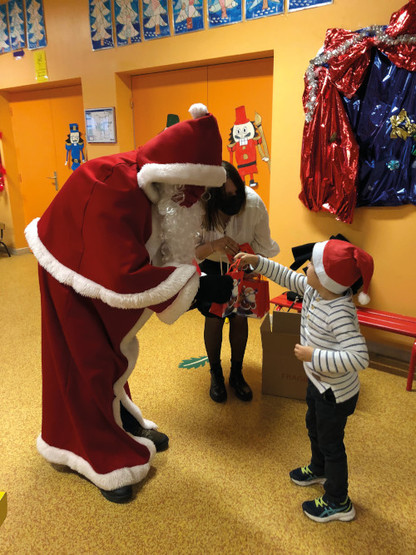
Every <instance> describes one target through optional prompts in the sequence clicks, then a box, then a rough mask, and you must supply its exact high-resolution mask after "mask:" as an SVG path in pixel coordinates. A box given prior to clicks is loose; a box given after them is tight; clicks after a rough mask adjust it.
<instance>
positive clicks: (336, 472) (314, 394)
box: [306, 380, 358, 504]
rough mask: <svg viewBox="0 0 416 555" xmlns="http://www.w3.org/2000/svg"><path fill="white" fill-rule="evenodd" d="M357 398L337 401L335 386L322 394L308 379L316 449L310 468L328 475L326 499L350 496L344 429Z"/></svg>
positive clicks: (310, 422) (310, 423)
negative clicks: (334, 391) (333, 390)
mask: <svg viewBox="0 0 416 555" xmlns="http://www.w3.org/2000/svg"><path fill="white" fill-rule="evenodd" d="M357 399H358V393H357V394H356V395H354V397H351V399H348V400H347V401H344V402H343V403H336V402H335V397H334V394H333V392H332V389H328V390H327V391H325V393H319V391H318V390H317V389H316V387H315V386H314V385H313V383H312V382H311V381H310V380H309V381H308V389H307V393H306V402H307V405H308V410H307V413H306V427H307V429H308V435H309V439H310V441H311V450H312V459H311V464H310V469H311V471H312V472H313V473H314V474H316V475H317V476H325V478H326V482H325V484H324V488H325V493H326V496H325V498H327V499H328V501H331V502H332V503H337V504H339V503H343V502H344V501H345V498H346V497H347V495H348V465H347V455H346V453H345V446H344V429H345V425H346V423H347V418H348V416H349V415H350V414H352V413H353V412H354V410H355V406H356V404H357Z"/></svg>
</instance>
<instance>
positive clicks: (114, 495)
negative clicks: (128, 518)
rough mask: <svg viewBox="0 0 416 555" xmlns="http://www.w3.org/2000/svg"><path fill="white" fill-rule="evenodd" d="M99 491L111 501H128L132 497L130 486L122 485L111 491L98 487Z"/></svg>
mask: <svg viewBox="0 0 416 555" xmlns="http://www.w3.org/2000/svg"><path fill="white" fill-rule="evenodd" d="M99 489H100V491H101V493H102V494H103V495H104V497H105V498H106V499H108V501H111V502H112V503H128V502H129V501H130V500H131V498H132V497H133V488H132V486H123V487H121V488H117V489H113V490H111V491H109V490H106V489H101V488H99Z"/></svg>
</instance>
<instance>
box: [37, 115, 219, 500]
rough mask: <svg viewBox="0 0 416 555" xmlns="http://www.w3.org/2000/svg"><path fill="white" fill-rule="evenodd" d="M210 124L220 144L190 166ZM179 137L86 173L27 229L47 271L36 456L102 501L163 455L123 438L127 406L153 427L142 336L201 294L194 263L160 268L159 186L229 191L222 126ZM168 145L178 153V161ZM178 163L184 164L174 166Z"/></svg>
mask: <svg viewBox="0 0 416 555" xmlns="http://www.w3.org/2000/svg"><path fill="white" fill-rule="evenodd" d="M208 118H211V120H213V121H211V122H210V125H208V127H210V126H211V127H212V128H213V133H211V135H213V136H212V137H210V134H209V133H208V139H211V141H214V144H213V145H211V147H210V148H208V149H206V150H208V151H209V152H208V154H205V155H204V156H203V157H202V159H201V154H200V153H199V152H198V150H197V149H196V150H195V153H194V154H191V155H189V153H188V156H187V157H186V159H185V156H186V155H185V154H181V155H180V154H179V152H177V150H176V148H179V149H181V150H183V149H184V148H185V147H186V146H187V143H188V141H189V137H191V139H192V142H195V143H198V144H199V146H200V147H201V141H198V140H196V138H195V137H194V134H195V129H197V135H198V133H199V132H200V131H201V128H202V127H203V125H204V122H202V123H201V124H199V123H198V124H197V127H195V126H194V127H192V124H193V123H195V122H196V121H197V122H200V121H201V120H207V119H208ZM213 122H214V123H213ZM186 123H187V122H182V123H179V124H177V126H182V127H183V124H185V127H186ZM198 126H199V127H198ZM173 127H176V126H173ZM173 127H171V128H168V129H167V130H165V131H164V132H163V134H166V135H164V137H163V138H162V139H161V138H160V136H158V137H157V138H155V140H152V141H153V142H152V141H150V142H149V143H147V145H145V147H142V149H139V150H138V151H134V152H129V153H124V154H117V155H113V156H109V157H104V158H99V159H96V160H92V161H90V162H87V163H86V164H84V165H82V166H81V167H80V168H78V169H77V170H76V171H75V172H74V173H73V175H72V176H71V177H70V178H69V180H68V181H67V182H66V184H65V185H64V186H63V188H62V189H61V191H60V192H59V194H58V195H57V196H56V197H55V199H54V201H53V202H52V203H51V205H50V206H49V208H48V209H47V210H46V212H45V213H44V215H43V216H42V218H41V219H36V220H34V221H33V222H32V223H31V224H29V226H28V227H27V228H26V238H27V241H28V243H29V246H30V247H31V249H32V251H33V253H34V255H35V256H36V258H37V259H38V262H39V282H40V289H41V300H42V373H43V376H42V377H43V406H42V409H43V413H42V432H41V435H40V436H39V437H38V440H37V447H38V450H39V452H40V453H41V454H42V455H43V456H44V457H45V458H46V459H47V460H48V461H50V462H52V463H56V464H63V465H67V466H69V467H70V468H72V469H73V470H75V471H77V472H78V473H80V474H82V475H84V476H85V477H87V478H88V479H89V480H90V481H92V482H93V483H94V484H95V485H96V486H97V487H99V488H101V489H105V490H113V489H116V488H119V487H122V486H126V485H130V484H134V483H137V482H139V481H140V480H142V479H143V478H144V477H145V476H146V474H147V472H148V470H149V465H150V462H151V459H152V457H153V455H154V453H155V447H154V444H153V442H151V441H149V440H147V439H144V438H140V437H135V436H133V435H131V434H130V433H128V432H126V431H125V430H124V429H123V427H122V422H121V416H120V403H122V404H123V406H124V408H125V409H126V410H127V411H128V412H129V413H130V414H132V415H133V416H134V417H135V418H136V419H137V420H138V421H139V422H140V423H141V424H142V426H144V427H147V428H152V427H153V428H154V427H156V426H155V424H154V423H153V422H150V421H148V420H145V419H143V417H142V414H141V412H140V409H139V408H138V407H137V406H136V405H135V404H134V403H133V401H132V400H131V398H130V393H129V389H128V384H127V379H128V377H129V375H130V374H131V372H132V370H133V368H134V367H135V364H136V360H137V355H138V342H137V339H136V334H137V332H138V331H139V329H140V328H141V327H142V326H143V325H144V323H145V322H146V321H147V320H148V318H149V317H150V316H151V314H152V313H153V312H155V313H157V315H158V317H159V318H160V319H161V320H162V321H164V322H166V323H172V322H174V321H175V320H176V319H177V318H178V317H179V316H180V315H181V314H182V313H183V312H185V311H186V310H188V308H189V307H190V305H191V303H192V301H193V299H194V298H195V295H196V293H197V290H198V287H199V276H198V273H197V270H196V267H195V266H194V265H193V264H191V263H190V264H178V265H177V266H173V265H170V266H165V267H163V266H162V264H161V263H160V259H159V258H158V256H159V253H158V249H159V247H160V242H161V240H160V233H159V229H158V228H157V227H156V229H155V228H154V227H153V226H154V223H155V222H156V221H157V210H155V209H154V208H155V207H154V206H153V208H152V202H156V200H157V193H156V191H155V189H154V188H153V186H152V183H151V182H152V180H154V181H157V180H159V181H164V182H169V181H171V182H172V183H184V182H185V183H193V184H196V185H202V184H204V183H205V184H207V185H208V186H221V185H222V183H224V181H225V172H224V170H223V168H222V167H221V166H220V164H221V139H220V136H219V133H218V128H217V127H216V121H215V119H214V118H213V117H212V116H211V115H207V116H206V117H202V118H200V120H194V121H193V122H192V120H191V125H190V126H189V125H188V127H189V128H190V130H191V131H190V133H188V134H187V135H186V133H187V131H189V130H187V129H185V130H184V129H182V131H184V132H185V135H186V137H187V138H184V139H183V140H181V137H180V133H181V129H178V130H177V131H176V132H175V131H174V132H172V131H171V130H172V129H173ZM203 131H204V132H201V133H200V135H201V138H202V137H206V129H205V128H204V129H203ZM178 133H179V138H178ZM164 140H165V141H166V140H167V141H168V143H169V141H170V142H171V141H172V140H174V141H175V142H177V147H176V146H175V147H174V148H173V151H172V149H169V148H167V146H168V145H166V144H164V143H163V141H164ZM158 145H159V147H162V148H161V150H162V152H163V154H160V152H159V150H160V149H159V150H158V148H156V147H157V146H158ZM163 147H166V148H163ZM168 150H169V151H170V155H169V154H168V153H167V151H168ZM156 153H157V154H158V155H159V159H158V161H157V163H153V162H152V160H153V161H154V160H155V158H156ZM161 157H162V158H163V160H160V158H161ZM170 158H171V160H178V161H179V162H180V163H174V164H173V165H172V164H171V160H170ZM189 162H191V163H189ZM143 165H144V167H143ZM217 166H219V167H217ZM164 174H166V175H164ZM181 174H183V175H182V177H181ZM163 175H164V178H163V177H162V176H163ZM138 180H139V186H138ZM140 181H142V183H140ZM152 213H153V217H152ZM152 220H153V223H152ZM155 261H156V262H158V263H160V265H156V264H155Z"/></svg>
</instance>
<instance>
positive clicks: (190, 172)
mask: <svg viewBox="0 0 416 555" xmlns="http://www.w3.org/2000/svg"><path fill="white" fill-rule="evenodd" d="M226 180H227V174H226V172H225V169H224V168H223V167H222V166H209V165H205V164H145V165H144V166H142V168H140V170H139V172H138V174H137V183H138V184H139V187H141V188H142V189H143V190H144V192H145V193H146V195H147V196H148V198H149V199H150V201H151V202H153V203H157V202H158V200H159V191H158V190H157V187H156V186H155V183H167V184H169V185H199V186H201V187H222V186H223V185H224V183H225V182H226Z"/></svg>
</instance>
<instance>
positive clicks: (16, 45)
mask: <svg viewBox="0 0 416 555" xmlns="http://www.w3.org/2000/svg"><path fill="white" fill-rule="evenodd" d="M8 7H9V31H10V35H9V36H10V41H11V47H12V50H20V49H21V48H25V47H26V33H25V13H24V9H23V8H24V6H23V0H10V2H9V4H8Z"/></svg>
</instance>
